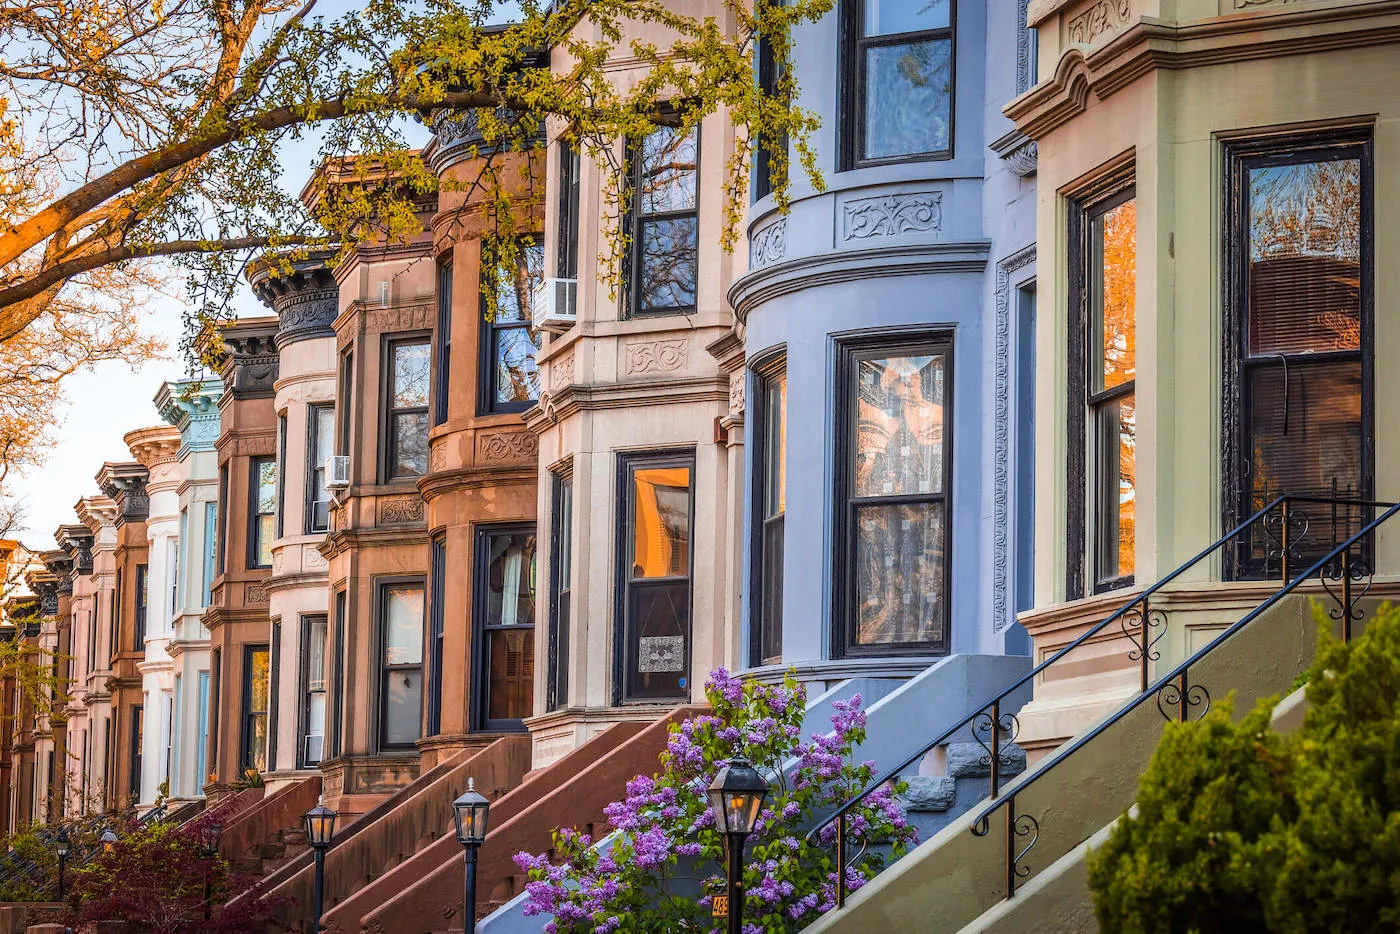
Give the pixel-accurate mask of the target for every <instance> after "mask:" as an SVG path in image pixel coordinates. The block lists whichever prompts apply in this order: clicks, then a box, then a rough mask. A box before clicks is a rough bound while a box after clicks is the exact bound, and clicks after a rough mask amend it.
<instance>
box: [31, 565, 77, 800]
mask: <svg viewBox="0 0 1400 934" xmlns="http://www.w3.org/2000/svg"><path fill="white" fill-rule="evenodd" d="M39 560H40V561H42V562H44V569H45V571H47V572H48V574H49V575H50V576H51V577H52V583H51V584H47V583H46V584H45V589H44V590H42V591H41V592H40V594H39V607H40V611H41V612H42V613H44V614H45V617H46V619H45V626H46V627H49V628H50V629H51V632H52V636H51V640H52V641H51V642H50V645H51V651H52V653H53V659H54V662H55V664H56V668H55V672H56V674H57V676H58V680H59V682H60V683H67V682H68V680H69V679H70V678H71V677H72V669H73V619H72V612H73V609H72V604H73V559H72V557H71V556H69V555H68V553H67V552H65V551H63V550H62V549H54V550H53V551H46V552H43V553H42V554H40V555H39ZM50 587H51V588H52V596H51V597H50V590H49V588H50ZM50 599H52V610H50V609H48V601H49V600H50ZM50 690H52V689H50ZM47 732H48V739H49V743H48V749H47V759H46V761H45V762H44V764H43V768H44V776H45V777H44V782H45V786H44V787H45V788H46V789H47V791H46V792H45V799H46V801H45V805H44V807H45V811H44V813H45V815H46V819H47V820H48V821H50V822H52V821H54V820H58V819H60V818H62V817H64V816H66V815H65V805H66V804H67V795H66V794H64V778H65V775H66V767H65V766H66V761H67V756H68V719H67V712H66V710H65V709H64V708H63V707H59V706H55V707H54V708H53V709H52V710H51V712H50V715H49V717H48V723H47Z"/></svg>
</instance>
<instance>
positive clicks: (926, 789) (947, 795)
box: [901, 775, 958, 812]
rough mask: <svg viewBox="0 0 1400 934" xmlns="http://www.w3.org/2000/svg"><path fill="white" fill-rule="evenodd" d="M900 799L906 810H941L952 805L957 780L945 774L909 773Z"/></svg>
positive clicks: (955, 794)
mask: <svg viewBox="0 0 1400 934" xmlns="http://www.w3.org/2000/svg"><path fill="white" fill-rule="evenodd" d="M905 782H906V783H907V784H908V785H909V788H908V790H907V791H905V792H904V795H903V796H902V798H901V800H902V801H903V803H904V809H905V810H906V811H911V812H913V811H937V812H942V811H946V810H948V809H949V808H950V807H952V806H953V800H954V799H955V798H957V796H958V780H957V779H956V778H950V777H948V776H946V775H911V776H909V777H908V778H906V779H905Z"/></svg>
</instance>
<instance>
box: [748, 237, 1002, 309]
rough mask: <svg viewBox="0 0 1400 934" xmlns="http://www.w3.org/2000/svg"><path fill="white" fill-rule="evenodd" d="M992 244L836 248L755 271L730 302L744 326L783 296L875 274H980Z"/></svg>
mask: <svg viewBox="0 0 1400 934" xmlns="http://www.w3.org/2000/svg"><path fill="white" fill-rule="evenodd" d="M991 248H992V244H991V241H990V240H968V241H963V242H952V243H914V244H899V245H895V246H882V247H873V248H870V249H864V250H832V251H828V252H824V253H813V254H810V255H807V256H797V257H794V258H793V259H789V260H783V261H781V262H776V263H771V264H769V265H767V266H761V267H759V268H758V269H754V270H752V271H750V272H748V273H745V274H744V275H742V276H740V277H739V278H738V279H736V280H734V284H733V285H731V286H730V287H729V304H730V305H731V306H733V308H734V313H735V315H737V316H738V318H739V321H740V322H743V321H744V320H745V319H746V318H747V317H748V314H749V312H750V311H752V310H753V308H754V307H756V306H758V305H761V304H763V303H764V302H767V301H771V300H773V299H774V298H777V297H779V296H782V295H789V294H791V293H794V292H800V291H804V290H806V289H810V288H813V287H816V286H822V285H832V284H834V283H838V282H857V281H861V280H865V279H869V278H871V277H873V276H919V275H928V274H930V273H955V272H978V273H980V272H982V271H983V270H985V269H986V267H987V257H988V255H989V254H990V252H991Z"/></svg>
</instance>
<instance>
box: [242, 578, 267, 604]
mask: <svg viewBox="0 0 1400 934" xmlns="http://www.w3.org/2000/svg"><path fill="white" fill-rule="evenodd" d="M243 602H245V603H266V602H267V588H266V587H264V586H263V585H262V584H258V583H252V584H248V585H247V586H246V587H245V588H244V589H243Z"/></svg>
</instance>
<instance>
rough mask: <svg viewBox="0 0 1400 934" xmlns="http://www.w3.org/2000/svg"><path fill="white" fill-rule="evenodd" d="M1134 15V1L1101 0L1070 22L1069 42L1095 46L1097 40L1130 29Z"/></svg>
mask: <svg viewBox="0 0 1400 934" xmlns="http://www.w3.org/2000/svg"><path fill="white" fill-rule="evenodd" d="M1132 14H1133V4H1132V0H1099V2H1098V3H1095V4H1094V5H1093V6H1091V7H1089V8H1088V9H1086V10H1085V11H1084V12H1083V13H1080V14H1079V15H1078V16H1075V17H1073V18H1072V19H1070V21H1069V41H1070V42H1073V43H1075V44H1077V45H1093V44H1094V42H1095V40H1097V39H1100V38H1102V37H1103V36H1106V35H1108V34H1110V33H1119V32H1122V31H1123V30H1124V29H1126V28H1127V27H1128V23H1129V22H1130V21H1131V18H1132Z"/></svg>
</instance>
